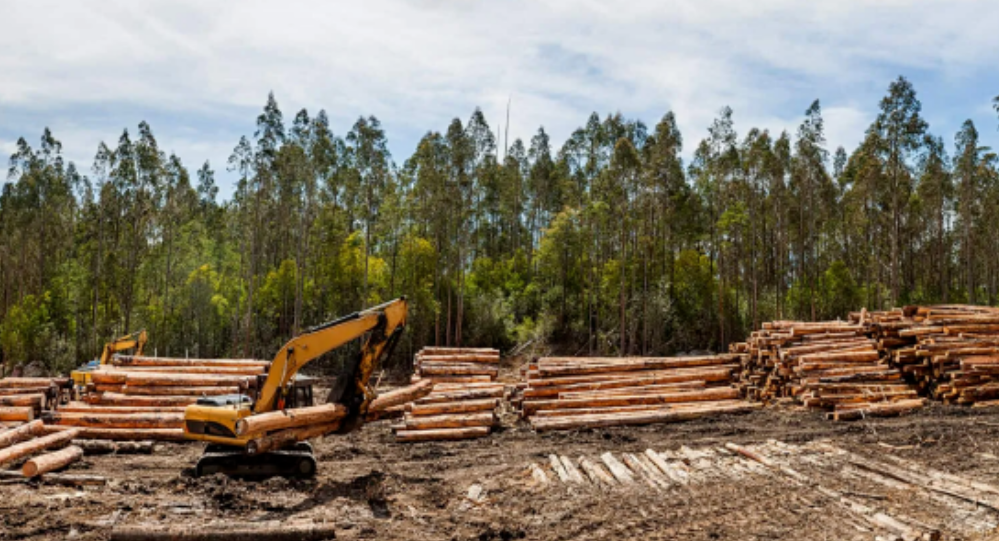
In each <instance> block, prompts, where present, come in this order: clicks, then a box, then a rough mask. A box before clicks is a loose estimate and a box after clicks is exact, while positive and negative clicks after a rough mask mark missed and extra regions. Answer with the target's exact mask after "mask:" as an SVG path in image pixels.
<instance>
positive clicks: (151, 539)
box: [110, 521, 340, 541]
mask: <svg viewBox="0 0 999 541" xmlns="http://www.w3.org/2000/svg"><path fill="white" fill-rule="evenodd" d="M339 528H340V525H339V524H337V525H336V527H334V525H333V523H329V524H318V523H308V524H292V523H288V522H287V521H284V522H280V523H277V524H272V525H261V524H259V523H250V522H246V523H239V522H231V521H228V522H226V523H225V524H223V525H205V524H197V525H187V526H184V525H173V526H167V527H163V526H115V527H114V529H112V530H111V536H110V539H111V541H245V540H247V539H252V540H253V541H326V540H329V539H336V538H337V533H336V531H337V529H339Z"/></svg>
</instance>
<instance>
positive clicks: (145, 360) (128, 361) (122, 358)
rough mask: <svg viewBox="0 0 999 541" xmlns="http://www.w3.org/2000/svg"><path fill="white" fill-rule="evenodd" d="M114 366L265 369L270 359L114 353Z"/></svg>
mask: <svg viewBox="0 0 999 541" xmlns="http://www.w3.org/2000/svg"><path fill="white" fill-rule="evenodd" d="M111 364H113V365H115V366H216V367H225V366H229V367H247V366H257V367H262V368H263V369H264V370H265V371H266V370H267V368H268V367H270V364H271V363H270V361H258V360H254V359H178V358H171V357H144V356H136V355H115V356H114V357H112V358H111Z"/></svg>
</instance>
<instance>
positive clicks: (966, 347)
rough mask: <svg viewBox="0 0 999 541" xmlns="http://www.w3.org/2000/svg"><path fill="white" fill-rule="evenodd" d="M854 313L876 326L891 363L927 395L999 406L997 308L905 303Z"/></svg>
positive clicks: (941, 398) (998, 313)
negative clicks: (905, 305)
mask: <svg viewBox="0 0 999 541" xmlns="http://www.w3.org/2000/svg"><path fill="white" fill-rule="evenodd" d="M851 317H853V318H854V319H856V320H857V321H864V322H866V323H867V324H868V325H870V326H871V327H872V328H873V330H874V335H875V336H876V337H877V338H878V340H879V343H880V344H881V347H882V349H884V350H885V351H887V352H888V353H889V355H890V360H891V363H892V364H893V365H894V366H896V367H898V368H899V369H900V370H901V371H902V372H903V373H905V374H906V375H907V376H908V377H909V378H910V379H912V380H913V381H914V382H915V383H916V385H918V387H919V389H920V391H921V392H922V393H923V394H925V395H927V396H930V397H932V398H934V399H937V400H941V401H943V402H945V403H948V404H966V405H975V406H977V407H984V406H991V405H997V404H999V402H997V400H999V309H996V308H993V307H987V306H967V305H937V306H907V307H905V308H902V309H897V310H892V311H887V312H873V313H855V314H851Z"/></svg>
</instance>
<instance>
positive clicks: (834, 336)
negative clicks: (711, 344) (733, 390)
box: [731, 321, 924, 420]
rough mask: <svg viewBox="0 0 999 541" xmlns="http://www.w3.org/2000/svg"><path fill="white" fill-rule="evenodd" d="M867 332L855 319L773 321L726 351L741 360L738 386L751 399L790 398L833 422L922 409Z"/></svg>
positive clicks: (915, 392) (914, 390) (913, 391)
mask: <svg viewBox="0 0 999 541" xmlns="http://www.w3.org/2000/svg"><path fill="white" fill-rule="evenodd" d="M871 334H872V332H871V330H870V328H869V327H868V326H867V325H865V324H863V323H862V322H860V321H856V322H842V321H825V322H815V323H805V322H800V321H774V322H769V323H764V324H763V328H762V329H760V330H758V331H754V332H753V333H752V334H751V335H750V337H749V340H748V341H747V342H744V343H739V344H733V345H732V347H731V351H733V352H735V353H738V354H740V355H741V357H742V366H743V371H742V382H743V385H744V386H745V389H746V395H747V397H749V398H752V399H755V400H760V401H763V402H769V401H772V400H775V399H779V398H788V397H790V398H793V399H794V400H795V401H796V402H798V403H800V404H802V405H803V406H805V407H807V408H818V409H822V410H826V411H829V412H830V414H829V417H830V418H832V419H836V420H847V419H856V418H862V417H865V416H885V415H898V414H902V413H906V412H909V411H913V410H916V409H919V408H921V407H922V406H923V404H924V402H923V400H922V399H920V398H919V396H918V390H917V388H916V387H915V386H913V385H911V384H909V383H907V382H906V381H905V380H904V379H903V376H902V372H901V371H900V370H899V369H897V368H895V367H893V366H891V365H889V364H888V362H887V361H886V360H885V359H883V355H882V353H881V351H880V349H879V341H878V340H877V339H875V338H873V337H872V336H871Z"/></svg>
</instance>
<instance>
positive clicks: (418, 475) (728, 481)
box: [0, 405, 999, 541]
mask: <svg viewBox="0 0 999 541" xmlns="http://www.w3.org/2000/svg"><path fill="white" fill-rule="evenodd" d="M504 424H505V428H503V429H501V430H499V431H497V433H495V434H494V435H493V436H491V437H489V438H485V439H481V440H474V441H467V442H451V443H419V444H397V443H394V441H393V438H392V436H391V434H390V431H389V427H388V422H384V421H383V422H378V423H372V424H369V425H367V426H365V427H364V428H363V430H361V431H360V432H358V433H355V434H351V435H349V436H332V437H328V438H326V439H324V440H321V441H315V442H313V444H314V446H315V447H316V452H317V455H318V456H317V458H318V460H319V463H320V468H319V474H318V475H317V477H316V478H315V479H314V480H310V481H288V480H285V479H277V478H275V479H270V480H267V481H263V482H247V481H240V480H233V479H228V478H226V477H223V476H214V477H208V478H201V479H194V478H191V477H190V467H191V466H192V465H193V464H194V463H195V461H196V460H197V457H198V455H199V454H200V452H201V446H200V445H198V444H161V445H160V446H159V447H158V449H157V451H156V452H155V453H154V454H153V455H145V456H143V455H132V456H128V455H121V456H114V455H107V456H88V457H86V458H85V459H84V460H83V462H81V463H78V464H76V465H74V466H73V467H72V468H71V469H70V470H69V472H68V473H86V474H93V475H103V476H106V477H107V478H108V479H109V480H110V481H109V484H108V485H107V486H105V487H91V488H82V489H76V488H69V487H60V486H51V485H45V484H2V485H0V539H4V540H6V539H66V538H75V539H107V538H108V536H109V535H110V531H111V528H112V527H113V526H114V525H139V524H149V525H164V526H170V525H174V526H175V525H178V524H183V525H189V526H197V525H202V524H211V523H217V522H220V521H226V522H240V523H244V522H270V521H295V522H299V521H305V522H308V521H314V522H326V523H330V522H332V523H333V524H335V525H336V527H337V536H338V537H339V538H340V539H377V540H379V541H386V540H396V539H398V540H413V539H419V540H436V539H446V540H483V541H486V540H508V539H564V540H570V539H686V540H714V539H733V540H735V539H738V540H743V539H745V540H762V539H768V540H809V541H813V540H823V539H829V540H839V539H875V537H876V536H877V535H879V534H880V533H883V532H878V531H876V530H871V529H868V530H865V529H864V525H862V524H858V520H857V517H856V516H855V515H852V514H851V513H850V512H849V511H848V510H847V509H846V508H845V507H844V506H843V505H840V504H838V503H837V502H835V501H833V500H832V499H830V498H829V497H827V496H823V495H822V494H820V493H819V492H816V490H814V488H813V487H809V486H806V485H801V484H796V483H791V482H788V480H787V479H786V478H783V477H782V476H780V475H732V476H727V474H726V473H725V472H724V471H720V473H719V472H717V471H716V472H715V473H714V474H713V475H714V476H712V475H706V476H705V477H703V479H702V482H700V483H697V484H691V485H689V486H671V487H667V488H654V487H650V486H647V485H645V484H642V483H638V484H636V485H635V486H633V487H632V488H605V489H602V488H600V487H596V486H578V485H571V484H565V483H561V482H557V481H554V482H551V483H549V484H548V485H544V486H541V485H538V484H536V483H535V482H534V481H533V480H532V479H531V477H530V474H529V473H528V465H529V464H530V463H532V462H533V463H536V464H538V465H540V466H544V467H547V464H548V456H549V454H551V453H557V454H560V455H565V456H567V457H572V458H573V459H575V458H577V457H579V456H581V455H585V456H587V457H590V458H592V459H597V460H599V457H600V455H601V454H603V453H605V452H611V453H614V454H615V455H618V456H620V453H628V452H631V453H641V452H644V451H645V450H646V449H654V450H657V451H661V452H667V451H676V450H678V449H680V448H681V447H683V446H686V447H689V448H691V449H694V450H700V449H708V450H712V449H715V450H716V449H718V448H719V447H721V446H724V444H725V443H727V442H734V443H737V444H741V445H761V444H765V443H766V442H767V441H768V440H779V441H780V442H783V443H786V444H789V445H791V446H800V445H806V444H809V443H810V442H816V441H820V440H825V441H828V442H830V443H831V444H833V445H835V446H836V447H839V448H842V449H846V450H849V451H852V452H854V453H856V454H858V455H861V456H864V457H868V458H873V459H883V458H884V457H885V456H886V455H894V456H897V457H901V458H905V459H908V460H911V461H914V462H916V463H918V464H921V465H924V466H926V467H928V468H934V469H938V470H942V471H944V472H948V473H952V474H956V475H960V476H962V477H964V478H966V479H969V480H974V481H979V482H983V483H988V484H991V485H999V415H997V413H996V412H993V411H988V410H972V409H966V408H958V407H945V406H940V405H934V406H931V407H928V408H927V409H925V410H923V411H921V412H919V413H918V414H915V415H911V416H907V417H902V418H896V419H872V420H866V421H860V422H855V423H833V422H830V421H826V420H825V419H824V418H822V416H821V415H820V414H818V413H815V412H808V411H800V410H787V409H779V408H778V409H766V410H762V411H758V412H755V413H753V414H749V415H740V416H726V417H719V418H715V419H707V420H700V421H695V422H688V423H684V424H674V425H656V426H648V427H631V428H614V429H604V430H586V431H579V432H559V433H548V434H535V433H533V432H532V431H531V430H530V429H529V428H527V427H526V426H525V425H524V424H523V423H518V422H517V421H516V419H515V417H513V416H512V415H510V416H506V417H505V418H504ZM809 460H810V459H807V457H805V458H802V459H801V460H799V461H798V462H796V463H794V467H795V468H796V469H797V470H799V471H801V472H802V473H804V474H806V475H808V476H809V477H810V478H811V479H812V480H814V481H816V482H821V483H822V484H823V485H825V486H828V487H832V488H835V489H836V490H839V491H845V492H848V493H849V494H851V497H853V498H855V499H857V500H862V501H863V502H864V503H865V504H866V505H870V506H871V507H874V508H877V509H880V510H883V511H884V512H886V513H888V514H890V515H891V516H893V517H902V516H904V517H906V518H907V519H908V520H910V521H915V522H918V523H920V524H924V525H926V526H927V527H928V528H929V527H932V528H934V529H937V530H939V531H940V532H942V533H943V534H944V538H951V539H989V538H992V537H990V536H992V535H994V533H993V530H995V527H996V525H997V524H999V510H996V509H991V508H988V507H987V506H982V505H976V504H973V503H968V502H966V501H960V500H959V499H955V498H950V497H948V496H945V495H941V494H936V493H932V492H930V491H927V490H924V489H919V488H916V487H914V486H911V485H909V486H901V485H899V484H896V485H893V484H892V483H890V482H888V481H885V480H882V482H880V483H878V482H874V481H871V480H870V479H866V478H863V477H859V476H856V475H852V474H850V473H849V472H847V471H846V470H845V469H840V467H839V466H835V468H831V467H830V466H829V465H828V464H827V463H821V462H818V461H815V460H812V461H811V462H810V461H809ZM473 485H479V486H480V487H481V489H482V494H481V495H480V496H479V497H478V498H477V499H475V500H472V499H469V497H468V494H469V489H470V487H472V486H473ZM868 526H869V525H868Z"/></svg>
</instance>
